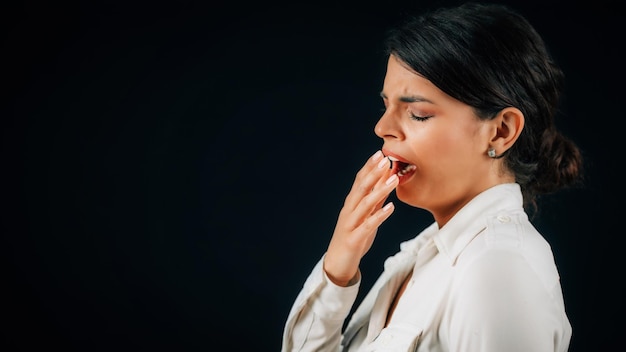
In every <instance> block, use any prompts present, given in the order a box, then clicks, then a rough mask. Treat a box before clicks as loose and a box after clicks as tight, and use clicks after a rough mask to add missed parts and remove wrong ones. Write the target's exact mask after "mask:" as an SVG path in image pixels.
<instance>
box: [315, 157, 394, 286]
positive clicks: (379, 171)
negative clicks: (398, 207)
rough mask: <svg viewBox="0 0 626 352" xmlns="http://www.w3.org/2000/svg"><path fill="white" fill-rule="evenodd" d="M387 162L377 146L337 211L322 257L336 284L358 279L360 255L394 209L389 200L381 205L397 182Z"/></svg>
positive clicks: (330, 276) (328, 273)
mask: <svg viewBox="0 0 626 352" xmlns="http://www.w3.org/2000/svg"><path fill="white" fill-rule="evenodd" d="M390 163H391V161H389V160H388V159H387V158H386V157H384V155H383V153H382V152H381V151H380V150H379V151H377V152H376V153H375V154H374V155H372V157H371V158H369V159H368V161H367V163H366V164H365V165H364V166H363V167H362V168H361V170H359V172H358V173H357V174H356V178H355V180H354V183H353V184H352V188H351V189H350V193H348V195H347V196H346V199H345V201H344V205H343V208H342V209H341V211H340V212H339V217H338V219H337V225H336V226H335V231H334V233H333V237H332V239H331V241H330V244H329V246H328V250H327V252H326V256H325V258H324V270H325V271H326V274H327V275H328V277H329V278H330V279H331V280H332V281H333V282H334V283H335V284H337V285H340V286H348V285H350V284H352V282H353V281H354V280H355V279H357V273H358V270H359V263H360V262H361V258H363V256H364V255H365V253H367V251H368V250H369V249H370V248H371V246H372V243H373V242H374V238H375V237H376V233H377V231H378V227H379V226H380V225H381V224H382V223H383V222H384V221H385V220H387V218H388V217H389V216H390V215H391V214H392V213H393V210H394V204H393V203H392V202H389V203H387V204H386V205H385V206H383V204H384V203H385V201H386V199H387V197H388V196H389V194H390V193H391V191H393V189H394V188H395V187H396V186H397V184H398V176H397V175H396V174H392V171H391V169H390Z"/></svg>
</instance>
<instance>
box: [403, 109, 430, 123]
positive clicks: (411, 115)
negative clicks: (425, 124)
mask: <svg viewBox="0 0 626 352" xmlns="http://www.w3.org/2000/svg"><path fill="white" fill-rule="evenodd" d="M409 116H410V117H411V119H413V120H415V121H426V120H428V119H429V118H431V117H433V115H428V116H418V115H415V114H413V113H412V112H410V111H409Z"/></svg>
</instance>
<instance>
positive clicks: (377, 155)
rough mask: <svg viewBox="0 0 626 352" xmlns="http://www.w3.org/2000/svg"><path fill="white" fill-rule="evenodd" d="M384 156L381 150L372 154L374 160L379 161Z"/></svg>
mask: <svg viewBox="0 0 626 352" xmlns="http://www.w3.org/2000/svg"><path fill="white" fill-rule="evenodd" d="M382 157H383V152H381V151H380V150H379V151H377V152H376V153H374V155H372V161H374V162H377V161H378V160H379V159H380V158H382Z"/></svg>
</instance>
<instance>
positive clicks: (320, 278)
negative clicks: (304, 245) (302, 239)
mask: <svg viewBox="0 0 626 352" xmlns="http://www.w3.org/2000/svg"><path fill="white" fill-rule="evenodd" d="M323 262H324V258H323V257H322V258H321V259H320V260H319V261H318V263H317V264H316V265H315V267H314V268H313V271H312V272H311V274H310V275H309V277H308V278H307V279H306V281H305V283H304V285H303V287H302V290H301V291H300V293H299V294H298V296H297V297H296V300H295V301H294V304H293V305H292V307H291V311H290V312H289V316H288V318H287V322H286V324H285V329H284V332H283V341H282V349H281V352H288V351H289V352H291V351H301V352H305V351H319V352H322V351H332V352H335V351H339V349H340V342H341V333H342V331H341V330H342V327H343V323H344V320H345V319H346V318H347V316H348V314H349V313H350V309H351V308H352V305H353V304H354V302H355V300H356V297H357V294H358V290H359V286H360V284H361V280H360V273H359V274H358V275H359V276H358V280H357V281H356V283H354V284H353V285H351V286H348V287H341V286H337V285H335V284H334V283H333V282H332V281H330V279H329V278H328V277H327V276H326V273H325V272H324V269H323Z"/></svg>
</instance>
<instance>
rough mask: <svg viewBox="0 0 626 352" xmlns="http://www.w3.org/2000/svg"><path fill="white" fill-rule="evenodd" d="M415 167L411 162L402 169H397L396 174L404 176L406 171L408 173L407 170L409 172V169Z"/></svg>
mask: <svg viewBox="0 0 626 352" xmlns="http://www.w3.org/2000/svg"><path fill="white" fill-rule="evenodd" d="M415 169H417V166H415V165H412V164H411V165H407V166H406V167H405V168H404V169H402V170H400V171H398V176H404V175H406V174H407V173H409V172H411V171H413V170H415Z"/></svg>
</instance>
